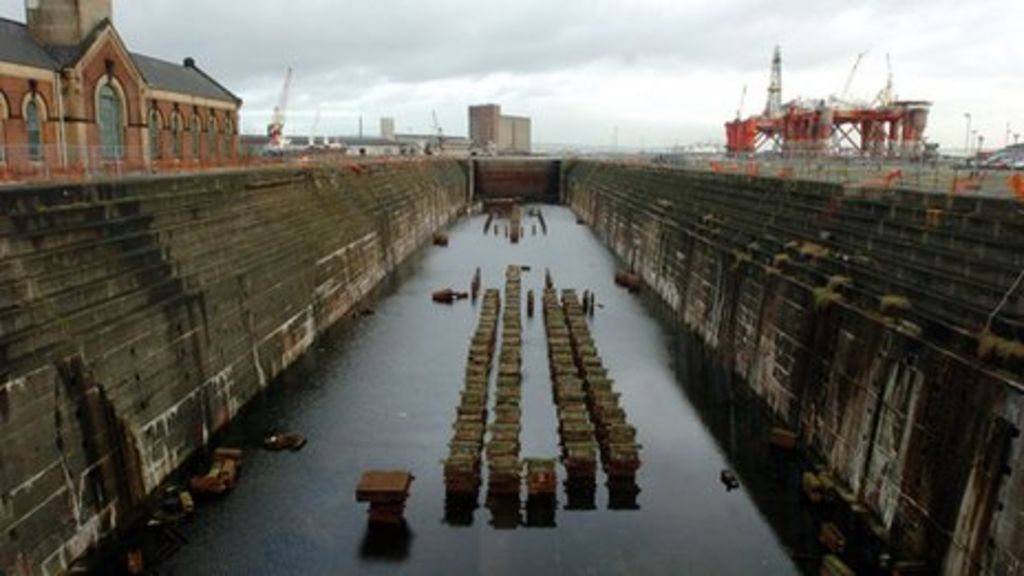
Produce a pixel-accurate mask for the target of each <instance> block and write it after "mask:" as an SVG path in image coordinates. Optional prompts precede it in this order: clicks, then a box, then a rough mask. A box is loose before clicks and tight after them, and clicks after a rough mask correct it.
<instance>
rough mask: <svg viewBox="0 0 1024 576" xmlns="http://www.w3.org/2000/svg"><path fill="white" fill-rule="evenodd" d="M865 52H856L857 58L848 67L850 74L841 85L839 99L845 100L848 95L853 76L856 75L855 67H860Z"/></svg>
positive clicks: (865, 54)
mask: <svg viewBox="0 0 1024 576" xmlns="http://www.w3.org/2000/svg"><path fill="white" fill-rule="evenodd" d="M867 55H868V53H867V52H861V53H860V54H857V60H856V61H854V63H853V68H851V69H850V75H849V76H847V77H846V84H845V85H844V86H843V92H842V94H840V95H839V99H840V100H842V101H843V102H846V101H847V99H848V98H849V97H850V88H851V87H852V86H853V78H854V76H856V75H857V69H858V68H860V63H861V61H862V60H864V57H865V56H867Z"/></svg>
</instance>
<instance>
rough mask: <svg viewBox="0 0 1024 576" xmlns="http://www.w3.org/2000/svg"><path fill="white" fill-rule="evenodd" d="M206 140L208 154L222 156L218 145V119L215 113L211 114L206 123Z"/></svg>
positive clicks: (212, 156)
mask: <svg viewBox="0 0 1024 576" xmlns="http://www.w3.org/2000/svg"><path fill="white" fill-rule="evenodd" d="M206 140H207V148H206V154H207V155H208V156H209V157H210V158H216V157H218V156H220V149H219V148H218V146H217V119H216V118H215V117H214V116H213V115H211V116H210V119H209V121H207V123H206Z"/></svg>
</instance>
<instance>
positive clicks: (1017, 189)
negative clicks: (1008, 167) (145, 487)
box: [1009, 172, 1024, 200]
mask: <svg viewBox="0 0 1024 576" xmlns="http://www.w3.org/2000/svg"><path fill="white" fill-rule="evenodd" d="M1009 184H1010V190H1012V191H1013V195H1014V196H1016V197H1017V199H1018V200H1024V174H1021V173H1020V172H1015V173H1014V174H1013V176H1010V179H1009Z"/></svg>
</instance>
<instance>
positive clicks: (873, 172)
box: [657, 155, 1024, 200]
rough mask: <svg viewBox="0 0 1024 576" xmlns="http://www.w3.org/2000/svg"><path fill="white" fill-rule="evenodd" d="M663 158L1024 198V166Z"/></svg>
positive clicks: (860, 183)
mask: <svg viewBox="0 0 1024 576" xmlns="http://www.w3.org/2000/svg"><path fill="white" fill-rule="evenodd" d="M657 161H658V162H659V163H663V164H668V165H671V166H678V167H681V168H685V169H689V170H700V171H711V172H718V173H725V174H743V175H748V176H768V177H776V178H786V179H796V180H811V181H817V182H829V183H833V184H839V185H842V186H845V187H848V188H882V189H910V190H915V191H922V192H931V193H937V194H951V195H967V196H984V197H992V198H1017V199H1019V200H1024V171H1022V170H993V169H984V168H971V167H965V166H962V165H957V164H953V163H949V162H908V161H895V160H886V161H881V160H878V161H876V160H866V159H841V158H837V159H809V158H804V159H782V158H776V159H764V158H728V157H724V156H712V155H704V156H698V155H687V156H678V155H666V156H662V157H659V158H658V160H657Z"/></svg>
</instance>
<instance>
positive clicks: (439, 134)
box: [428, 110, 444, 154]
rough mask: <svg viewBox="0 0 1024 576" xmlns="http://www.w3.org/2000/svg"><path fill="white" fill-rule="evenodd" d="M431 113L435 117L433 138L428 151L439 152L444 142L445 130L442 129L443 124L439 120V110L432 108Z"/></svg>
mask: <svg viewBox="0 0 1024 576" xmlns="http://www.w3.org/2000/svg"><path fill="white" fill-rule="evenodd" d="M430 114H431V116H432V117H433V120H434V123H433V124H432V129H431V132H432V134H431V136H432V138H431V139H430V143H429V145H428V150H429V152H428V153H430V154H439V153H440V152H441V149H442V148H443V144H444V130H442V129H441V124H440V123H438V121H437V110H431V111H430Z"/></svg>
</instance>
